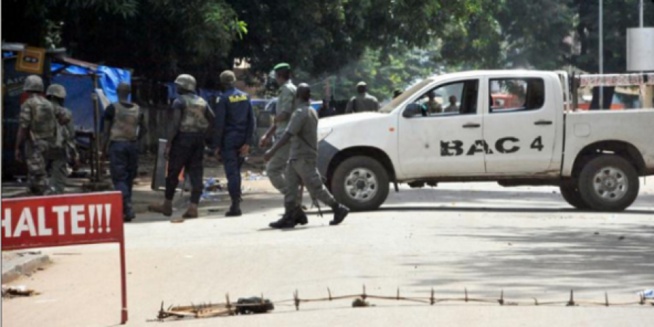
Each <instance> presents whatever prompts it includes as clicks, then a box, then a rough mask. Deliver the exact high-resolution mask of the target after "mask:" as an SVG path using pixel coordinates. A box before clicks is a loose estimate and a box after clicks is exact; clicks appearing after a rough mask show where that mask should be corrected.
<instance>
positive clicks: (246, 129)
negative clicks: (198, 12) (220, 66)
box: [213, 70, 255, 217]
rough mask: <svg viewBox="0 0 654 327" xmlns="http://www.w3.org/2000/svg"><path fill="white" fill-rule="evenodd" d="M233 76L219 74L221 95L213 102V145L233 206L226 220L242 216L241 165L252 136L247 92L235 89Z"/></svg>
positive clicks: (226, 73)
mask: <svg viewBox="0 0 654 327" xmlns="http://www.w3.org/2000/svg"><path fill="white" fill-rule="evenodd" d="M234 82H236V76H235V75H234V72H232V71H231V70H226V71H224V72H222V73H221V74H220V83H221V84H222V87H223V91H224V92H223V94H222V95H221V96H220V97H218V98H217V99H216V106H215V110H216V122H215V130H216V133H215V136H214V141H213V145H214V146H215V147H216V149H215V153H216V156H217V157H220V158H222V161H223V165H224V166H225V174H226V175H227V188H228V189H229V197H230V198H231V199H232V204H231V206H230V207H229V211H227V213H226V214H225V215H226V216H227V217H235V216H240V215H241V204H240V203H241V166H242V165H243V162H244V161H245V160H244V158H245V156H246V155H247V154H248V152H249V151H250V144H251V143H252V137H253V135H254V124H255V122H254V110H253V109H252V104H251V103H250V97H249V96H248V95H247V93H245V92H243V91H241V90H239V89H237V88H235V87H234Z"/></svg>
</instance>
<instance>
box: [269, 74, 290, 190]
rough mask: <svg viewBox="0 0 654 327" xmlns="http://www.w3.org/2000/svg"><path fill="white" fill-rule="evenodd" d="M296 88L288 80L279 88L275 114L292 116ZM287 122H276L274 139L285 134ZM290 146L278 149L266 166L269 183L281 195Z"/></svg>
mask: <svg viewBox="0 0 654 327" xmlns="http://www.w3.org/2000/svg"><path fill="white" fill-rule="evenodd" d="M295 92H296V87H295V85H293V82H291V81H290V80H289V81H287V82H286V83H285V84H284V85H282V87H281V91H280V93H279V98H278V99H277V114H280V113H282V112H286V113H288V114H293V110H294V109H295V108H294V100H295ZM287 126H288V121H285V122H278V123H277V129H276V130H275V138H276V139H279V138H281V137H282V135H284V132H286V127H287ZM290 149H291V146H290V144H287V145H285V146H283V147H282V148H280V149H279V150H278V151H277V152H276V153H275V155H274V156H273V157H272V158H270V161H268V163H267V164H266V175H268V178H269V179H270V183H271V184H272V185H273V186H274V187H275V188H276V189H277V190H278V191H279V192H281V193H282V194H284V193H286V181H285V177H284V174H285V170H286V163H287V162H288V155H289V152H290Z"/></svg>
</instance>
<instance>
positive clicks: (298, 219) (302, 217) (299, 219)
mask: <svg viewBox="0 0 654 327" xmlns="http://www.w3.org/2000/svg"><path fill="white" fill-rule="evenodd" d="M293 216H294V217H295V224H296V225H297V224H299V225H306V224H308V223H309V218H307V214H306V213H304V210H302V208H297V209H296V210H295V212H293Z"/></svg>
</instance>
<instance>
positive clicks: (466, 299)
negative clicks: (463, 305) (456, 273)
mask: <svg viewBox="0 0 654 327" xmlns="http://www.w3.org/2000/svg"><path fill="white" fill-rule="evenodd" d="M463 290H464V292H465V294H466V298H465V301H466V302H468V289H467V288H464V289H463Z"/></svg>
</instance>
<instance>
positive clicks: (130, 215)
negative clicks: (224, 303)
mask: <svg viewBox="0 0 654 327" xmlns="http://www.w3.org/2000/svg"><path fill="white" fill-rule="evenodd" d="M124 206H125V207H124V208H123V209H124V210H123V221H124V222H130V221H132V220H134V218H136V215H135V214H134V209H132V204H131V203H127V204H124Z"/></svg>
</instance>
